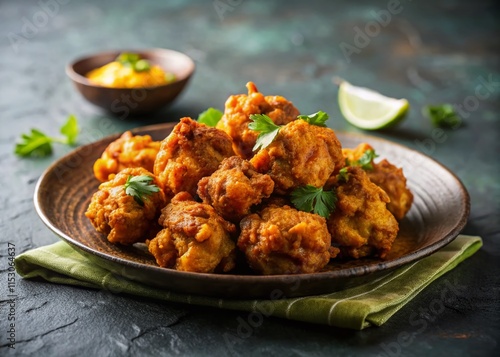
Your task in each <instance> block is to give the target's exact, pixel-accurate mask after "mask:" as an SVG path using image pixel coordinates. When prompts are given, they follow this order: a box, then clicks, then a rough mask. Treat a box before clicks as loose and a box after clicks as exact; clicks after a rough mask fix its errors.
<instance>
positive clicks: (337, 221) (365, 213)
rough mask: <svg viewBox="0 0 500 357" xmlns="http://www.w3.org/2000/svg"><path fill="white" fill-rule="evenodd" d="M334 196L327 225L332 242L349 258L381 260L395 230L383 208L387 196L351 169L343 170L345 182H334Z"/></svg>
mask: <svg viewBox="0 0 500 357" xmlns="http://www.w3.org/2000/svg"><path fill="white" fill-rule="evenodd" d="M336 193H337V203H336V208H335V211H334V212H333V213H332V214H331V216H330V218H329V219H328V222H327V224H328V229H329V231H330V233H331V235H332V243H333V244H334V245H337V246H338V247H339V248H340V250H341V252H342V254H343V255H346V256H349V257H352V258H356V259H358V258H362V257H365V256H369V255H377V256H379V257H380V258H384V257H385V256H386V255H387V253H388V252H389V250H390V249H391V247H392V243H393V242H394V239H396V236H397V234H398V231H399V225H398V222H397V221H396V219H395V218H394V216H393V215H392V213H391V212H389V210H388V209H387V206H386V204H387V202H389V196H387V194H386V193H385V192H384V190H382V189H381V188H380V187H378V186H377V185H375V184H374V183H372V182H371V181H370V179H369V178H368V176H367V175H366V173H365V171H363V169H361V168H360V167H354V166H352V167H348V168H347V181H345V180H344V179H342V178H339V179H338V181H337V182H336Z"/></svg>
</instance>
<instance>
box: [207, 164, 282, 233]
mask: <svg viewBox="0 0 500 357" xmlns="http://www.w3.org/2000/svg"><path fill="white" fill-rule="evenodd" d="M273 189H274V181H273V180H272V179H271V177H270V176H269V175H262V174H260V173H258V172H257V171H255V168H254V167H253V166H252V164H251V163H249V162H248V161H247V160H244V159H242V158H241V157H239V156H232V157H230V158H227V159H224V161H222V163H221V164H220V166H219V168H218V169H217V171H215V172H214V173H213V174H212V175H210V176H208V177H204V178H202V179H201V180H200V182H199V183H198V196H200V198H201V199H202V200H203V202H204V203H206V204H209V205H211V206H212V207H214V208H215V211H216V212H217V213H218V214H220V215H221V216H222V217H223V218H224V219H226V220H228V221H231V222H235V223H237V222H239V221H240V220H241V219H242V218H243V217H244V216H246V215H248V214H249V213H250V208H251V207H252V206H254V205H256V204H259V203H260V202H261V201H262V199H263V198H267V197H269V196H270V195H271V193H272V192H273Z"/></svg>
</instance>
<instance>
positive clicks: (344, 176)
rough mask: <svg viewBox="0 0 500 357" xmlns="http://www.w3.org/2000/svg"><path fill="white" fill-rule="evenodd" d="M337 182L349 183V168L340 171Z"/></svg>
mask: <svg viewBox="0 0 500 357" xmlns="http://www.w3.org/2000/svg"><path fill="white" fill-rule="evenodd" d="M337 180H339V181H344V182H347V181H349V172H347V167H343V168H341V169H340V170H339V173H338V175H337Z"/></svg>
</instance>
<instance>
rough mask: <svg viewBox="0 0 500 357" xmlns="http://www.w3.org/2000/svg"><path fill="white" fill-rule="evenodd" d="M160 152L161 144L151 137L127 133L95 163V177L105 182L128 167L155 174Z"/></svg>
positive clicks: (109, 146)
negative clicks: (154, 166) (155, 164)
mask: <svg viewBox="0 0 500 357" xmlns="http://www.w3.org/2000/svg"><path fill="white" fill-rule="evenodd" d="M158 150H160V142H159V141H153V139H152V138H151V136H149V135H135V136H134V135H132V133H131V132H130V131H126V132H124V133H123V134H122V136H120V137H119V138H118V139H116V140H115V141H113V142H112V143H110V144H109V145H108V147H107V148H106V149H105V150H104V152H103V153H102V156H101V157H100V158H99V159H97V160H96V162H95V163H94V175H95V177H96V178H97V179H98V180H99V181H101V182H105V181H108V180H109V179H111V178H112V177H110V175H112V174H117V173H118V172H120V171H121V170H123V169H125V168H128V167H143V168H145V169H146V170H148V171H150V172H153V165H154V162H155V158H156V154H158Z"/></svg>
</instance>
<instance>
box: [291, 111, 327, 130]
mask: <svg viewBox="0 0 500 357" xmlns="http://www.w3.org/2000/svg"><path fill="white" fill-rule="evenodd" d="M297 118H298V119H302V120H305V121H306V122H308V123H309V124H311V125H316V126H326V124H325V123H326V121H327V120H328V118H329V116H328V114H327V113H325V112H322V111H321V110H320V111H319V112H316V113H313V114H309V115H299V116H298V117H297Z"/></svg>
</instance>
